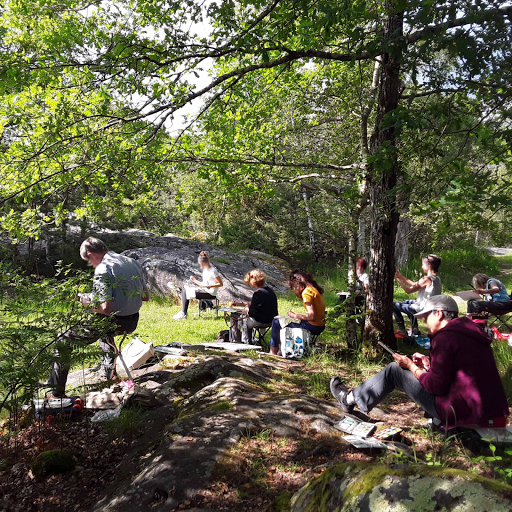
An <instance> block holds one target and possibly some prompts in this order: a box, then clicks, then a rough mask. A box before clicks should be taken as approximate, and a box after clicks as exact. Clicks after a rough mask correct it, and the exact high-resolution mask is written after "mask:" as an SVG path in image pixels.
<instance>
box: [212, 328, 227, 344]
mask: <svg viewBox="0 0 512 512" xmlns="http://www.w3.org/2000/svg"><path fill="white" fill-rule="evenodd" d="M215 341H217V342H218V343H228V342H229V331H228V330H227V329H226V330H224V331H219V334H218V335H217V339H216V340H215Z"/></svg>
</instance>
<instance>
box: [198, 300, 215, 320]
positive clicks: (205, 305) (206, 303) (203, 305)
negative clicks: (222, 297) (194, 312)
mask: <svg viewBox="0 0 512 512" xmlns="http://www.w3.org/2000/svg"><path fill="white" fill-rule="evenodd" d="M211 303H213V308H211V307H209V305H210V304H211ZM197 305H198V308H199V313H198V314H199V318H201V309H203V311H206V310H207V309H215V316H216V317H218V316H219V307H220V302H219V299H218V298H217V297H215V298H214V299H198V300H197Z"/></svg>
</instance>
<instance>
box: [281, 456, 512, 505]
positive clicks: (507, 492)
mask: <svg viewBox="0 0 512 512" xmlns="http://www.w3.org/2000/svg"><path fill="white" fill-rule="evenodd" d="M380 510H382V511H384V510H385V511H387V512H393V511H396V512H399V511H400V512H402V511H409V512H427V511H436V510H453V511H457V512H477V511H478V512H491V511H492V512H510V510H512V487H509V486H507V485H506V484H502V483H499V482H496V481H495V480H489V479H487V478H483V477H479V476H476V475H474V474H472V473H468V472H466V471H461V470H455V469H448V468H442V467H436V466H426V465H414V464H411V465H407V464H400V465H398V464H395V465H390V466H388V465H384V464H368V463H362V462H360V463H357V462H351V463H345V464H339V465H336V466H332V467H331V468H329V469H327V471H325V472H324V473H323V474H322V475H321V476H320V477H318V478H316V479H314V480H312V481H311V482H309V483H308V484H306V485H305V486H304V487H303V488H302V489H301V490H300V491H298V492H297V493H296V494H295V495H294V497H293V498H292V501H291V512H309V511H315V512H334V511H336V512H372V511H380Z"/></svg>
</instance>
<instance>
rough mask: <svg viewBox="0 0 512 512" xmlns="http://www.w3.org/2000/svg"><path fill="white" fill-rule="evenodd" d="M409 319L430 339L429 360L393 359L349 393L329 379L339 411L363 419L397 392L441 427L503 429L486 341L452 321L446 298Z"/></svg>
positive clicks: (468, 324) (504, 408)
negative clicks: (425, 330) (427, 331)
mask: <svg viewBox="0 0 512 512" xmlns="http://www.w3.org/2000/svg"><path fill="white" fill-rule="evenodd" d="M415 316H416V317H417V318H423V319H424V320H425V322H426V324H427V326H428V328H429V329H430V331H431V333H432V334H431V335H430V339H431V348H430V356H426V355H423V354H419V353H416V354H414V355H413V356H412V358H409V357H407V356H403V355H400V354H394V356H393V357H394V358H395V362H394V363H391V364H389V365H388V366H386V368H384V369H383V370H382V371H380V372H379V373H377V374H376V375H374V376H373V377H371V378H370V379H368V380H367V381H366V382H363V383H362V384H361V385H360V386H357V387H356V388H354V389H349V388H347V386H345V385H344V384H343V383H342V381H341V379H340V378H339V377H333V378H332V379H331V393H332V394H333V396H334V398H336V400H338V402H339V403H340V406H341V408H342V409H343V411H344V412H351V411H352V410H353V409H354V407H355V406H356V405H357V406H358V407H359V408H360V409H361V410H362V411H363V412H365V413H368V412H370V411H371V410H372V409H373V408H374V407H376V406H377V405H378V404H379V403H380V402H382V401H383V400H384V399H385V398H386V397H387V396H388V395H389V394H390V393H391V392H392V391H393V390H394V389H400V390H402V391H404V392H405V393H406V394H407V395H408V396H409V398H411V399H412V400H414V401H415V402H416V403H417V404H418V405H420V406H421V407H422V408H423V409H424V410H425V412H426V415H427V416H428V417H432V418H436V419H437V420H439V421H440V422H441V424H442V425H443V426H445V425H447V426H448V427H454V426H461V425H477V426H489V425H494V426H505V425H506V418H507V416H508V414H509V410H508V403H507V397H506V394H505V390H504V388H503V384H502V382H501V378H500V375H499V373H498V369H497V367H496V362H495V360H494V354H493V352H492V349H491V340H490V339H489V338H488V337H487V336H486V335H485V333H484V332H483V331H482V330H481V329H480V328H479V327H478V326H477V325H476V324H475V323H474V322H472V321H471V320H470V319H468V318H466V317H463V318H458V306H457V303H456V302H455V300H453V298H452V297H449V296H448V295H436V296H434V297H431V298H430V299H429V300H428V301H427V302H426V303H425V305H424V307H423V309H422V310H421V311H419V312H418V313H416V315H415Z"/></svg>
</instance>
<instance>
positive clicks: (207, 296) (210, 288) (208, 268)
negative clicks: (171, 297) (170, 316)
mask: <svg viewBox="0 0 512 512" xmlns="http://www.w3.org/2000/svg"><path fill="white" fill-rule="evenodd" d="M197 262H198V263H199V266H200V267H201V269H202V271H203V280H202V281H198V280H197V279H196V278H195V277H194V276H192V277H191V278H190V280H191V281H192V282H193V283H194V284H195V285H197V286H199V288H198V289H196V290H193V292H194V297H195V298H196V299H200V300H215V298H216V297H217V290H218V289H219V288H221V287H222V286H224V283H223V282H222V278H221V277H220V273H219V271H218V270H217V269H216V268H215V267H214V266H213V265H212V264H211V262H210V255H209V254H208V253H207V252H206V251H201V252H200V253H199V257H198V259H197ZM188 292H189V293H190V288H189V289H188ZM189 293H187V287H186V286H184V287H183V289H182V290H181V304H182V306H181V311H180V312H179V313H176V314H175V315H174V320H182V319H186V318H187V312H188V306H189V303H190V295H189Z"/></svg>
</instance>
